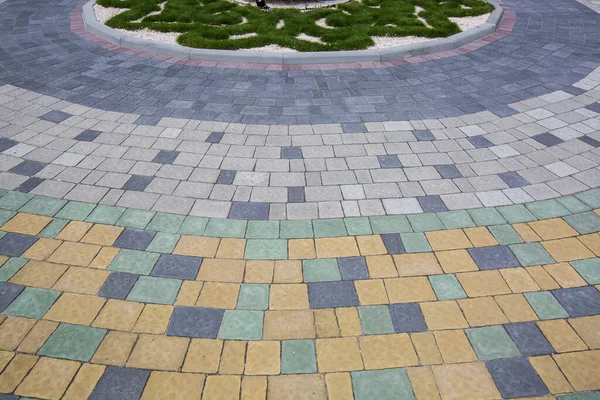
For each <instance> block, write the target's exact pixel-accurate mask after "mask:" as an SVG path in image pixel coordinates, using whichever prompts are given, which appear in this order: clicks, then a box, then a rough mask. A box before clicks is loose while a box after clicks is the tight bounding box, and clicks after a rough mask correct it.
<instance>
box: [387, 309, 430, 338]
mask: <svg viewBox="0 0 600 400" xmlns="http://www.w3.org/2000/svg"><path fill="white" fill-rule="evenodd" d="M390 314H391V317H392V323H393V326H394V332H396V333H400V332H425V331H427V325H426V324H425V319H424V318H423V313H422V312H421V309H420V307H419V304H418V303H404V304H390Z"/></svg>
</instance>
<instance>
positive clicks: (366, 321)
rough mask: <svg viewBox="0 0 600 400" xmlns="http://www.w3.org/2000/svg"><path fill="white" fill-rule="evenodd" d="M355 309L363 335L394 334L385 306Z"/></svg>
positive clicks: (388, 312) (388, 310)
mask: <svg viewBox="0 0 600 400" xmlns="http://www.w3.org/2000/svg"><path fill="white" fill-rule="evenodd" d="M357 309H358V315H359V316H360V322H361V325H362V329H363V333H364V334H365V335H379V334H386V333H394V326H393V324H392V317H391V315H390V309H389V307H388V306H387V305H380V306H360V307H358V308H357Z"/></svg>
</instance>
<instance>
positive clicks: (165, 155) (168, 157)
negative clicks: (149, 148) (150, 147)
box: [152, 150, 179, 164]
mask: <svg viewBox="0 0 600 400" xmlns="http://www.w3.org/2000/svg"><path fill="white" fill-rule="evenodd" d="M178 155H179V152H178V151H171V150H161V151H159V152H158V154H157V155H156V156H155V157H154V158H153V159H152V162H155V163H159V164H173V161H175V159H176V158H177V156H178Z"/></svg>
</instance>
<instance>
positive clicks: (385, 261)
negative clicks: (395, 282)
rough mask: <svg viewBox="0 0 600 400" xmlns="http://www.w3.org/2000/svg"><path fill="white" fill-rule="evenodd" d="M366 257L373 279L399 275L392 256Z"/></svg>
mask: <svg viewBox="0 0 600 400" xmlns="http://www.w3.org/2000/svg"><path fill="white" fill-rule="evenodd" d="M365 259H366V262H367V269H368V270H369V276H370V277H371V279H375V278H394V277H397V276H398V270H396V266H395V265H394V260H393V259H392V256H389V255H384V256H367V257H365Z"/></svg>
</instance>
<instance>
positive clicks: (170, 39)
mask: <svg viewBox="0 0 600 400" xmlns="http://www.w3.org/2000/svg"><path fill="white" fill-rule="evenodd" d="M117 30H118V31H119V32H122V33H124V34H126V35H129V36H133V37H137V38H142V39H151V40H156V41H158V42H164V43H170V44H177V38H178V37H179V35H181V32H157V31H151V30H149V29H148V28H144V29H139V30H137V31H128V30H125V29H117Z"/></svg>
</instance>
